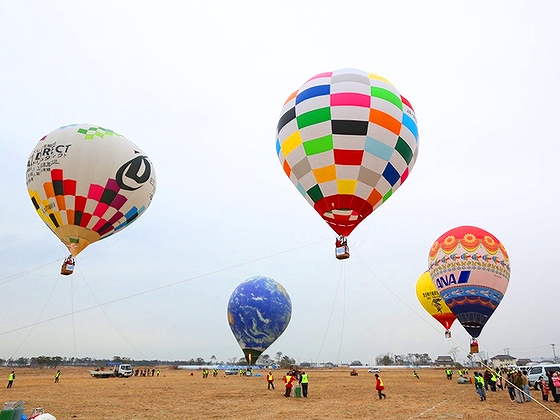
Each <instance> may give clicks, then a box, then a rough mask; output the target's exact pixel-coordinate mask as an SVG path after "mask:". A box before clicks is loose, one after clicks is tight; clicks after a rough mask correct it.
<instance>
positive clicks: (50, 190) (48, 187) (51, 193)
mask: <svg viewBox="0 0 560 420" xmlns="http://www.w3.org/2000/svg"><path fill="white" fill-rule="evenodd" d="M43 190H45V194H46V195H47V198H52V197H54V188H53V184H52V182H45V183H44V184H43Z"/></svg>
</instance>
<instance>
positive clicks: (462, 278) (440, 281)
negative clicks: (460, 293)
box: [436, 270, 471, 289]
mask: <svg viewBox="0 0 560 420" xmlns="http://www.w3.org/2000/svg"><path fill="white" fill-rule="evenodd" d="M470 276H471V272H470V270H468V271H461V273H460V274H459V279H456V278H455V274H453V273H451V274H449V275H447V274H446V275H444V276H441V277H439V278H437V279H436V285H437V288H438V289H441V288H442V287H445V286H449V285H452V284H465V283H468V281H469V277H470Z"/></svg>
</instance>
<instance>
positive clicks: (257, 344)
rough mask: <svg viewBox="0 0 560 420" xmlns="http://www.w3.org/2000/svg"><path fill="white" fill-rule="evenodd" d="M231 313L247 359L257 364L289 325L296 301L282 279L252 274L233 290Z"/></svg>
mask: <svg viewBox="0 0 560 420" xmlns="http://www.w3.org/2000/svg"><path fill="white" fill-rule="evenodd" d="M227 317H228V322H229V326H230V328H231V331H232V332H233V335H234V336H235V338H236V340H237V342H238V343H239V346H240V347H241V349H242V350H243V353H244V354H245V359H247V362H248V363H249V365H253V364H255V362H256V361H257V359H258V358H259V356H260V355H261V353H262V352H263V351H265V350H266V349H267V348H268V347H269V346H270V345H271V344H272V343H274V342H275V341H276V340H277V339H278V337H280V336H281V335H282V333H283V332H284V330H285V329H286V327H287V326H288V323H289V322H290V319H291V317H292V301H291V300H290V296H289V295H288V292H287V291H286V289H284V287H283V286H282V285H281V284H280V283H277V282H276V281H274V280H273V279H271V278H268V277H252V278H250V279H247V280H245V281H244V282H243V283H241V284H240V285H239V286H237V287H236V289H235V290H234V291H233V293H232V295H231V297H230V299H229V303H228V309H227Z"/></svg>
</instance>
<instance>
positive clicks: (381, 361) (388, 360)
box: [375, 353, 395, 366]
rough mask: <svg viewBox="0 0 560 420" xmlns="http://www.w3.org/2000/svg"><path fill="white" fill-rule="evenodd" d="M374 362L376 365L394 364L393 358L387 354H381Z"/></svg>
mask: <svg viewBox="0 0 560 420" xmlns="http://www.w3.org/2000/svg"><path fill="white" fill-rule="evenodd" d="M375 364H376V365H377V366H391V365H394V364H395V360H394V358H393V357H392V356H391V355H390V354H389V353H387V354H382V355H379V356H377V357H376V358H375Z"/></svg>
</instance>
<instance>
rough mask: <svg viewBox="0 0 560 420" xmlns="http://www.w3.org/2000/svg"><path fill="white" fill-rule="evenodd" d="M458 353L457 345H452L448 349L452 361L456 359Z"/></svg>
mask: <svg viewBox="0 0 560 420" xmlns="http://www.w3.org/2000/svg"><path fill="white" fill-rule="evenodd" d="M458 353H459V347H453V348H452V349H451V350H449V354H450V355H451V357H453V361H454V362H456V361H457V354H458Z"/></svg>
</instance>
